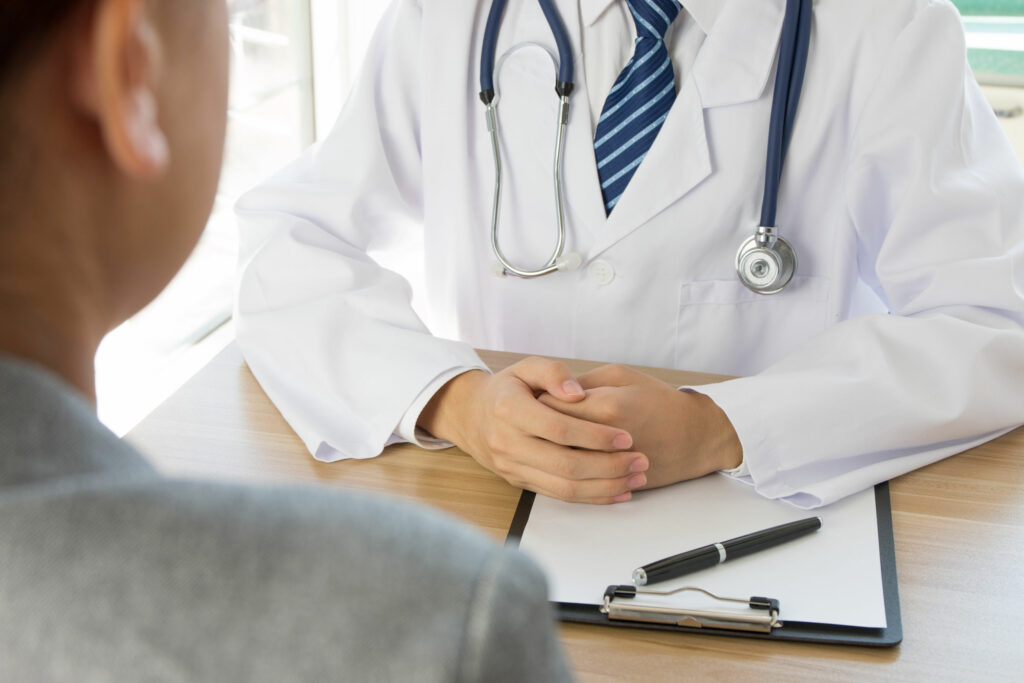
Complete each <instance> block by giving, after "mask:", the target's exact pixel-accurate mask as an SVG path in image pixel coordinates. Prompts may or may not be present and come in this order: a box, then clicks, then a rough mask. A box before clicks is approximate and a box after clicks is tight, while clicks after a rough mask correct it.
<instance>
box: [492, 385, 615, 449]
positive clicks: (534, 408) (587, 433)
mask: <svg viewBox="0 0 1024 683" xmlns="http://www.w3.org/2000/svg"><path fill="white" fill-rule="evenodd" d="M545 396H548V397H550V394H545ZM553 400H555V401H557V399H553ZM516 403H517V404H519V405H517V406H516V408H515V409H514V410H509V414H508V415H507V416H506V417H505V421H506V422H507V423H508V424H509V425H510V426H512V427H514V428H515V429H518V430H520V431H521V432H524V433H525V434H528V435H530V436H535V437H540V438H541V439H544V440H546V441H550V442H552V443H554V444H558V445H561V446H571V447H573V448H582V449H586V450H590V451H624V450H626V449H627V448H630V447H632V446H633V437H632V436H631V435H630V434H629V432H627V431H626V430H624V429H621V428H619V427H612V426H609V425H606V424H602V423H600V422H593V421H589V420H586V419H581V418H578V417H574V416H572V415H568V414H566V413H563V412H560V411H558V410H556V409H554V408H551V407H549V406H547V405H544V404H543V403H542V402H541V401H539V400H537V399H535V398H533V397H532V396H531V397H529V398H528V399H525V400H523V401H521V402H520V401H517V402H516ZM558 403H559V404H561V405H563V406H567V407H570V408H574V407H576V406H578V405H580V404H577V403H568V402H565V401H558Z"/></svg>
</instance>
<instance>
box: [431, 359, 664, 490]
mask: <svg viewBox="0 0 1024 683" xmlns="http://www.w3.org/2000/svg"><path fill="white" fill-rule="evenodd" d="M542 393H548V394H551V395H553V396H556V397H558V398H559V399H561V400H563V401H568V402H573V401H580V400H582V399H583V398H584V392H583V389H582V388H581V387H580V385H579V382H577V381H576V378H575V377H573V375H572V373H571V372H570V371H569V368H568V367H566V366H565V364H564V363H560V362H558V361H552V360H547V359H544V358H526V359H524V360H522V361H520V362H518V363H516V364H515V365H512V366H510V367H508V368H506V369H504V370H502V371H501V372H498V373H496V374H494V375H489V374H487V373H486V372H482V371H480V370H471V371H469V372H465V373H463V374H461V375H459V376H458V377H456V378H454V379H452V380H451V381H450V382H448V383H447V384H445V385H444V387H442V388H441V390H440V391H438V392H437V393H436V394H435V395H434V397H433V398H432V399H431V400H430V402H429V403H428V404H427V406H426V408H424V409H423V412H422V413H421V414H420V417H419V421H418V423H417V425H418V426H419V427H420V428H422V429H424V430H426V431H427V432H429V433H430V434H432V435H433V436H435V437H436V438H438V439H444V440H445V441H451V442H452V443H454V444H455V445H456V446H458V447H459V448H461V449H462V450H463V451H465V452H466V453H469V454H470V455H471V456H473V458H474V459H475V460H476V461H477V462H479V463H480V464H481V465H483V466H484V467H486V468H487V469H489V470H491V471H492V472H494V473H495V474H497V475H499V476H500V477H502V478H503V479H505V480H506V481H508V482H509V483H510V484H512V485H513V486H518V487H520V488H524V489H528V490H530V491H536V492H537V493H541V494H544V495H546V496H550V497H552V498H560V499H562V500H566V501H571V502H582V503H619V502H623V501H627V500H629V499H630V497H631V496H632V491H633V490H634V489H638V488H641V487H643V486H644V485H645V484H646V483H647V476H646V474H644V472H646V470H647V468H648V467H649V462H648V460H647V457H646V456H645V455H643V454H642V453H637V452H635V451H632V450H630V449H631V448H632V445H633V439H632V437H631V436H630V435H629V433H628V432H626V431H625V430H623V429H619V428H616V427H609V426H606V425H602V424H598V423H595V422H589V421H587V420H582V419H579V418H575V417H571V416H568V415H565V414H563V413H560V412H558V411H556V410H554V409H552V408H549V407H548V406H546V405H544V404H543V403H541V402H540V401H538V400H537V396H539V395H540V394H542Z"/></svg>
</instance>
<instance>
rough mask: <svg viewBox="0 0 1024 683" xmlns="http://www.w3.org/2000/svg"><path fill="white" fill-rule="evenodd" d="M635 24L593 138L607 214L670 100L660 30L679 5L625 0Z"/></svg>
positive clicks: (672, 93) (671, 80)
mask: <svg viewBox="0 0 1024 683" xmlns="http://www.w3.org/2000/svg"><path fill="white" fill-rule="evenodd" d="M626 4H627V5H629V11H630V12H631V13H632V14H633V22H634V23H635V24H636V33H637V39H636V47H635V48H634V50H633V57H632V59H630V60H629V62H628V63H627V64H626V66H625V68H624V69H623V70H622V73H620V74H619V77H618V78H617V79H615V85H614V86H612V89H611V92H609V93H608V99H606V100H605V103H604V109H603V110H602V111H601V119H600V120H599V121H598V123H597V132H596V133H595V135H594V156H595V158H596V160H597V174H598V176H599V177H600V178H601V193H602V194H603V195H604V210H605V212H606V213H608V214H611V212H612V209H614V208H615V204H616V203H618V201H619V198H620V197H621V196H622V193H623V192H624V191H625V189H626V185H628V184H629V181H630V179H631V178H632V177H633V174H634V173H635V172H636V169H637V167H638V166H640V162H641V161H643V159H644V156H645V155H646V154H647V151H648V150H649V149H650V148H651V144H652V143H653V142H654V138H656V137H657V136H658V131H659V130H661V124H663V123H664V122H665V119H666V118H667V117H668V112H669V110H670V109H671V108H672V103H673V102H675V99H676V85H675V73H674V72H673V70H672V60H671V59H670V58H669V55H668V49H667V48H666V47H665V32H666V31H668V27H669V26H671V24H672V22H673V21H674V20H675V18H676V17H677V16H679V12H680V10H682V5H680V4H679V3H678V2H676V0H626Z"/></svg>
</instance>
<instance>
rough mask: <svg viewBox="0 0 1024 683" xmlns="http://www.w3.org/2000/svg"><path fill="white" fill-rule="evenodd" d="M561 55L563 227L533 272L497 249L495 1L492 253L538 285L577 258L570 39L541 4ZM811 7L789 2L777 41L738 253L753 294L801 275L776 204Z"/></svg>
mask: <svg viewBox="0 0 1024 683" xmlns="http://www.w3.org/2000/svg"><path fill="white" fill-rule="evenodd" d="M537 1H538V3H539V4H540V7H541V10H542V11H543V12H544V17H545V19H547V22H548V26H549V27H550V28H551V33H552V35H553V36H554V39H555V45H556V46H557V47H558V63H557V72H558V73H557V76H556V77H555V94H556V95H557V96H558V118H557V121H556V124H557V133H556V137H555V158H554V169H553V172H552V175H553V178H554V187H555V210H556V213H557V219H558V239H557V241H556V243H555V248H554V251H553V252H552V254H551V257H550V258H549V259H548V260H547V262H546V263H545V264H544V265H543V266H542V267H540V268H538V269H536V270H530V269H526V268H518V267H516V266H515V265H513V264H512V263H510V262H509V260H508V258H506V257H505V255H504V253H502V250H501V245H500V244H499V241H498V227H499V223H500V213H501V170H502V164H501V145H500V139H499V133H498V124H497V113H496V108H497V103H498V98H497V94H496V90H495V85H494V72H495V66H494V55H495V51H496V49H497V43H498V32H499V30H500V28H501V20H502V16H503V15H504V12H505V4H506V2H507V0H493V2H492V3H491V10H490V13H489V14H488V16H487V25H486V27H485V29H484V40H483V49H482V52H481V56H480V99H481V100H483V103H484V105H486V107H487V131H488V133H489V134H490V137H491V150H492V152H493V156H494V199H493V204H492V209H491V249H492V250H493V252H494V255H495V257H496V258H497V259H498V263H497V264H496V265H497V267H498V269H499V271H500V273H499V274H502V275H512V276H515V277H520V278H533V277H539V276H541V275H547V274H549V273H553V272H555V271H559V270H562V271H567V270H573V269H575V268H578V267H579V265H580V263H581V258H580V256H579V255H578V254H574V253H568V254H567V253H565V234H566V230H565V209H564V202H563V197H562V194H563V193H562V181H561V172H562V162H563V156H564V151H565V131H566V126H567V125H568V122H569V96H570V95H571V94H572V90H573V56H572V46H571V44H570V42H569V35H568V33H567V32H566V30H565V25H564V24H563V23H562V18H561V15H559V13H558V10H557V9H556V8H555V6H554V2H553V0H537ZM811 2H812V0H787V1H786V14H785V18H784V19H783V24H782V34H781V37H780V39H779V56H778V66H777V70H776V75H775V90H774V92H773V94H772V112H771V119H770V122H769V128H768V151H767V159H766V162H765V183H764V196H763V198H762V200H761V220H760V224H759V226H758V227H757V229H756V230H755V231H754V234H753V235H752V236H750V237H748V238H747V239H745V240H744V241H743V243H742V244H741V245H740V248H739V251H738V252H737V253H736V273H737V274H738V275H739V278H740V280H741V281H742V282H743V284H744V285H746V286H747V287H748V288H749V289H751V290H752V291H754V292H757V293H758V294H775V293H776V292H780V291H782V290H783V289H784V288H785V287H786V285H788V284H789V282H790V280H791V279H792V278H793V273H794V272H795V271H796V263H797V259H796V252H795V251H794V250H793V247H792V246H791V245H790V244H789V242H787V241H786V240H785V239H783V238H782V237H781V236H779V229H778V227H777V226H776V224H775V214H776V209H777V208H778V202H779V184H780V182H781V178H782V167H783V164H784V162H785V158H786V149H787V147H788V146H789V140H790V137H791V134H792V131H793V122H794V120H795V118H796V109H797V104H798V102H799V101H800V92H801V88H802V86H803V80H804V71H805V70H806V66H807V53H808V51H809V50H808V48H809V45H810V38H811V13H812V11H813V10H812V8H811Z"/></svg>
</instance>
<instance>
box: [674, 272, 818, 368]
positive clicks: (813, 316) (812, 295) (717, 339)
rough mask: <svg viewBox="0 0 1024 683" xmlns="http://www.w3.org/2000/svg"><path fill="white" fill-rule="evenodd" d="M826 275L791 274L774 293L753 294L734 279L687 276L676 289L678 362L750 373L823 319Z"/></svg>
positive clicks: (773, 359)
mask: <svg viewBox="0 0 1024 683" xmlns="http://www.w3.org/2000/svg"><path fill="white" fill-rule="evenodd" d="M828 283H829V281H828V279H827V278H822V277H811V276H800V275H797V276H794V277H793V280H792V282H790V284H789V286H788V287H787V288H786V289H785V290H783V291H782V292H779V293H778V294H771V295H764V294H755V293H754V292H752V291H750V290H749V289H747V288H746V287H744V286H743V284H742V283H741V282H739V280H708V281H703V282H688V283H685V284H683V285H682V287H681V288H680V292H679V315H678V318H677V325H676V353H675V365H676V367H677V368H685V369H687V370H697V371H703V372H717V373H722V374H728V375H750V374H754V373H756V372H758V371H760V370H762V369H764V368H765V367H767V366H768V365H770V364H772V363H774V362H776V361H778V360H780V359H782V358H783V357H784V356H786V355H787V354H789V353H790V352H791V351H793V350H794V349H796V348H797V347H798V346H800V345H801V344H803V343H804V342H806V341H807V340H808V339H810V338H811V337H813V336H814V335H816V334H818V333H820V332H821V331H823V330H824V329H825V327H826V325H827V324H828V302H829V295H828Z"/></svg>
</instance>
